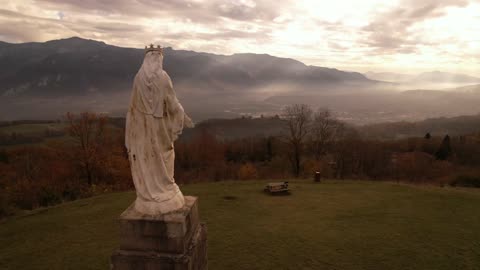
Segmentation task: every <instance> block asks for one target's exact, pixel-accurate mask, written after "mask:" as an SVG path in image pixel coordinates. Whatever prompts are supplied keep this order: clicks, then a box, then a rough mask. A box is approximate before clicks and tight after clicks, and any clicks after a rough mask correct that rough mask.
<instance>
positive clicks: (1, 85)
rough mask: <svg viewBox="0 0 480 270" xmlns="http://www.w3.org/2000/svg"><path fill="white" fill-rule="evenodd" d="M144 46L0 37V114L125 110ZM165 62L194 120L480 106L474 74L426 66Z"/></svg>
mask: <svg viewBox="0 0 480 270" xmlns="http://www.w3.org/2000/svg"><path fill="white" fill-rule="evenodd" d="M143 54H144V51H143V49H133V48H122V47H116V46H112V45H108V44H105V43H103V42H98V41H94V40H86V39H81V38H76V37H74V38H68V39H61V40H53V41H49V42H45V43H20V44H12V43H1V44H0V71H1V76H0V105H1V106H0V120H19V119H58V118H61V117H62V116H63V115H64V114H65V113H66V112H67V111H71V112H81V111H86V110H89V111H94V112H101V113H107V114H108V115H110V116H123V115H124V114H125V112H126V108H127V105H128V100H129V97H130V91H131V85H132V81H133V78H134V76H135V73H136V71H137V70H138V68H139V67H140V65H141V61H142V57H143ZM164 61H165V63H164V67H165V70H166V71H167V72H168V73H169V74H170V76H171V77H172V80H173V83H174V87H175V89H176V91H177V95H178V97H179V99H180V100H181V101H182V103H183V104H184V106H185V108H186V109H187V110H188V111H189V112H191V114H192V115H193V117H194V118H195V120H196V121H201V120H205V119H208V118H214V117H215V118H236V117H239V116H245V115H248V116H254V117H256V116H260V115H264V116H268V115H276V114H280V113H281V110H282V108H283V107H284V106H285V105H288V104H293V103H305V104H309V105H311V106H312V107H314V108H318V107H322V108H328V109H330V110H332V111H333V113H334V114H335V115H336V116H337V117H338V118H339V119H341V120H344V121H347V122H350V123H354V124H366V123H375V122H386V121H400V120H406V121H414V120H421V119H425V118H431V117H439V116H457V115H468V114H476V113H478V112H479V111H480V110H479V109H478V104H480V103H479V101H480V79H479V78H476V77H473V76H467V75H462V74H452V73H446V72H438V71H432V72H428V73H421V74H417V75H405V74H394V73H373V72H369V73H366V74H361V73H358V72H348V71H342V70H337V69H334V68H327V67H317V66H308V65H305V64H303V63H301V62H299V61H297V60H294V59H289V58H279V57H275V56H271V55H266V54H261V55H258V54H234V55H229V56H225V55H215V54H209V53H201V52H194V51H184V50H175V49H173V48H166V49H165V60H164Z"/></svg>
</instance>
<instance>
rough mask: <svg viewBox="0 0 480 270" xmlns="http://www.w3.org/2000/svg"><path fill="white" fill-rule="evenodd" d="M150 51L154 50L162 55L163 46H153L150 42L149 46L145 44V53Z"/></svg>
mask: <svg viewBox="0 0 480 270" xmlns="http://www.w3.org/2000/svg"><path fill="white" fill-rule="evenodd" d="M151 52H154V53H155V52H156V53H160V54H162V55H163V48H162V47H160V45H157V47H155V46H153V44H150V46H145V55H146V54H148V53H151Z"/></svg>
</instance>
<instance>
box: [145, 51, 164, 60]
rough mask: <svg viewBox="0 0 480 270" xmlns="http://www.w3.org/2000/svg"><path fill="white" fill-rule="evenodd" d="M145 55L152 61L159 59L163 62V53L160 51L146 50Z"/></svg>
mask: <svg viewBox="0 0 480 270" xmlns="http://www.w3.org/2000/svg"><path fill="white" fill-rule="evenodd" d="M147 56H148V57H149V58H151V59H153V60H154V61H160V62H163V53H161V52H155V51H153V52H148V53H147Z"/></svg>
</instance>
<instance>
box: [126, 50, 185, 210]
mask: <svg viewBox="0 0 480 270" xmlns="http://www.w3.org/2000/svg"><path fill="white" fill-rule="evenodd" d="M184 127H193V122H192V120H191V119H190V118H189V117H188V116H187V114H186V113H185V111H184V109H183V107H182V105H181V104H180V102H179V101H178V99H177V97H176V95H175V92H174V90H173V86H172V81H171V79H170V77H169V76H168V74H167V73H166V72H165V71H164V70H163V50H162V48H160V47H159V46H158V47H157V48H154V47H153V45H150V47H149V48H146V49H145V58H144V60H143V64H142V67H141V68H140V70H139V71H138V73H137V75H136V76H135V80H134V83H133V90H132V96H131V100H130V107H129V109H128V112H127V121H126V131H125V145H126V147H127V150H128V157H129V160H130V166H131V170H132V177H133V182H134V184H135V189H136V191H137V199H136V200H135V204H134V207H135V210H137V211H138V212H140V213H143V214H147V215H159V214H163V213H167V212H171V211H175V210H177V209H180V208H182V207H183V206H184V204H185V201H184V198H183V194H182V192H181V191H180V189H179V188H178V186H177V184H176V183H175V180H174V178H173V172H174V160H175V152H174V149H173V142H174V141H175V140H176V139H177V137H178V136H179V135H180V134H181V133H182V130H183V128H184Z"/></svg>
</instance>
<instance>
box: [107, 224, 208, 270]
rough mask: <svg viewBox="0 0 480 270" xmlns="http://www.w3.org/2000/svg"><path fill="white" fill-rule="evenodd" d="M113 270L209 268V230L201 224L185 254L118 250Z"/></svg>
mask: <svg viewBox="0 0 480 270" xmlns="http://www.w3.org/2000/svg"><path fill="white" fill-rule="evenodd" d="M112 269H113V270H164V269H165V270H167V269H168V270H207V269H208V265H207V230H206V226H205V224H200V226H198V229H197V231H196V232H195V234H194V236H193V237H192V241H191V243H190V245H189V246H188V249H187V250H186V252H185V253H184V254H173V253H160V252H155V251H131V250H121V249H120V250H117V251H116V252H114V254H113V255H112Z"/></svg>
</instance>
